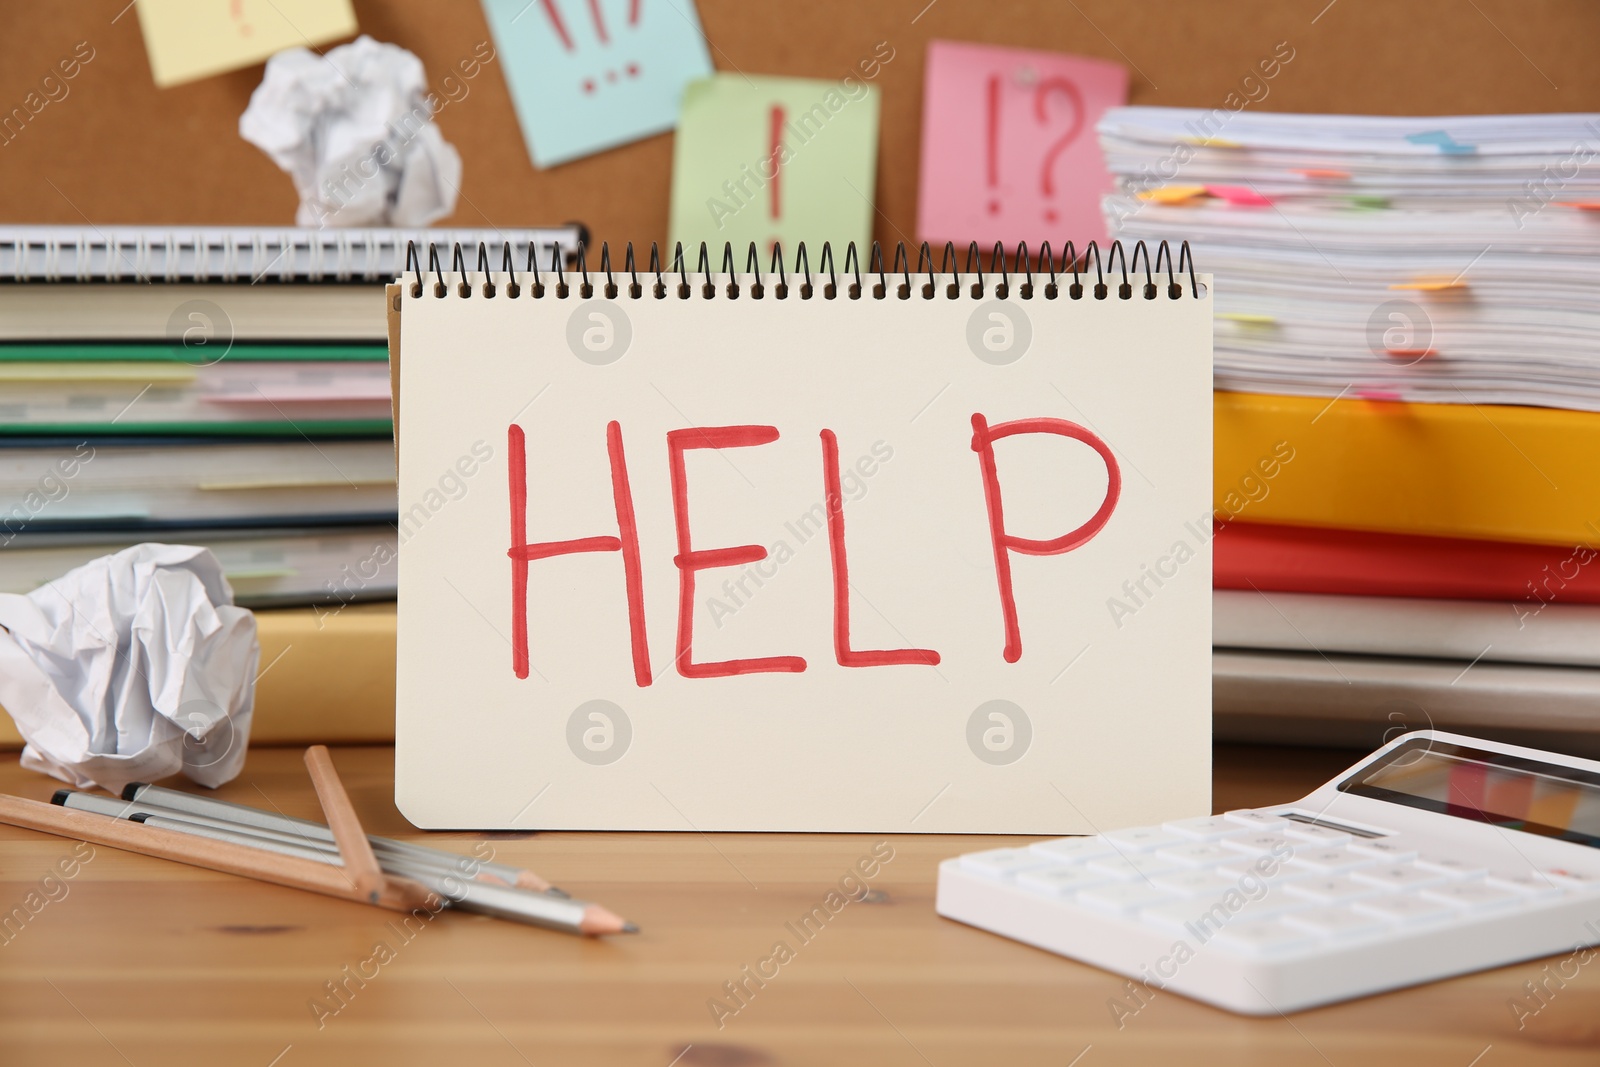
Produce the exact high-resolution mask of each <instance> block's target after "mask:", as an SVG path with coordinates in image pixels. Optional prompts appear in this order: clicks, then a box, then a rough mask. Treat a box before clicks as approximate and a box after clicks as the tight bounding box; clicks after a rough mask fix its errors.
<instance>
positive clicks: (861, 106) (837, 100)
mask: <svg viewBox="0 0 1600 1067" xmlns="http://www.w3.org/2000/svg"><path fill="white" fill-rule="evenodd" d="M877 157H878V92H877V90H876V89H873V88H872V87H871V86H869V85H868V84H867V83H866V82H865V81H863V80H861V79H859V78H855V77H851V78H847V79H845V80H844V81H824V80H816V79H810V78H773V77H762V76H750V77H745V76H744V75H740V74H718V75H714V76H712V77H710V78H705V79H702V80H700V81H695V82H691V83H689V85H688V87H687V88H686V89H685V90H684V93H683V110H682V111H681V112H680V113H679V115H678V134H677V145H676V147H675V149H674V155H673V161H672V219H671V231H672V240H673V241H681V242H683V246H684V252H685V254H686V255H688V254H691V253H692V254H694V255H698V252H699V247H700V242H702V241H704V242H706V243H707V244H708V245H710V246H712V248H713V249H714V250H715V251H716V252H717V255H718V259H717V262H715V263H713V264H712V267H713V269H721V266H722V264H721V258H720V255H721V249H722V244H723V242H725V241H726V242H731V243H732V244H733V246H734V250H735V252H736V253H737V260H738V269H739V270H741V271H742V270H744V269H745V254H746V251H747V247H748V245H749V244H750V242H754V243H755V244H756V246H757V247H758V248H760V249H761V250H762V251H763V253H765V252H766V251H767V250H769V249H770V248H771V246H772V243H773V242H774V241H781V242H782V243H783V248H784V258H785V259H786V260H787V261H788V263H789V264H790V265H792V264H793V263H794V247H795V245H796V244H797V243H798V242H800V241H804V242H805V243H806V250H807V252H808V253H809V255H810V260H811V264H812V269H813V270H814V269H816V264H817V258H816V257H817V256H818V255H820V254H821V251H822V243H823V242H824V241H831V242H832V243H833V247H834V248H835V249H836V252H835V256H836V257H837V258H836V260H835V262H836V263H837V264H838V265H839V266H840V267H842V266H843V258H842V257H843V255H844V246H846V245H847V244H849V243H850V242H851V241H854V242H855V243H856V246H857V247H858V248H862V249H864V248H865V246H866V244H867V243H868V242H869V241H870V240H871V239H872V195H873V183H874V182H875V181H876V179H877ZM762 265H763V269H765V267H766V260H765V258H763V264H762ZM864 265H865V264H863V266H864ZM693 266H694V265H693V264H692V263H691V264H690V268H691V269H693Z"/></svg>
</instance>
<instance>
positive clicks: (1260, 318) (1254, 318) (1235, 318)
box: [1217, 311, 1278, 326]
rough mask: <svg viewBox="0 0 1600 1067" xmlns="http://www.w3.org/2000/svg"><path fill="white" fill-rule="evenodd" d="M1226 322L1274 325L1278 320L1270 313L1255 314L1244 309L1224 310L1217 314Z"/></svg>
mask: <svg viewBox="0 0 1600 1067" xmlns="http://www.w3.org/2000/svg"><path fill="white" fill-rule="evenodd" d="M1217 318H1219V319H1223V320H1224V321H1227V322H1236V323H1238V324H1239V325H1240V326H1276V325H1277V324H1278V320H1277V319H1275V318H1273V317H1272V316H1271V315H1257V314H1251V313H1249V312H1244V311H1225V312H1223V313H1221V314H1220V315H1218V316H1217Z"/></svg>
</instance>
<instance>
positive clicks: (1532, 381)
mask: <svg viewBox="0 0 1600 1067" xmlns="http://www.w3.org/2000/svg"><path fill="white" fill-rule="evenodd" d="M1100 136H1101V142H1102V145H1103V146H1104V150H1105V155H1106V161H1107V164H1108V166H1109V167H1110V168H1111V170H1112V172H1113V174H1114V175H1115V176H1116V179H1117V183H1118V189H1119V191H1118V193H1117V195H1115V196H1112V197H1110V198H1108V199H1107V201H1106V204H1105V211H1106V215H1107V217H1108V220H1109V222H1110V226H1111V232H1112V234H1113V235H1114V236H1117V237H1120V238H1122V239H1123V240H1125V241H1126V240H1130V239H1132V240H1138V239H1164V238H1173V237H1181V238H1186V239H1188V240H1190V241H1191V242H1193V243H1194V245H1195V246H1196V250H1197V251H1198V252H1200V253H1201V259H1202V261H1203V262H1204V263H1205V265H1206V269H1207V270H1209V271H1211V272H1213V273H1214V274H1216V276H1217V277H1218V279H1219V281H1218V286H1219V287H1218V290H1217V296H1216V299H1217V309H1218V320H1217V332H1216V374H1217V384H1218V386H1219V387H1220V388H1228V389H1237V390H1241V391H1253V392H1265V393H1291V394H1298V395H1307V396H1329V397H1332V396H1359V397H1367V398H1371V399H1391V400H1418V401H1429V402H1440V403H1476V404H1535V405H1550V406H1555V407H1572V408H1581V409H1584V410H1588V411H1597V410H1600V304H1597V302H1596V301H1595V300H1594V292H1595V288H1596V286H1597V285H1600V255H1597V254H1600V164H1597V163H1596V161H1595V157H1596V155H1597V154H1600V115H1595V114H1580V115H1515V116H1509V115H1508V116H1462V117H1448V118H1387V117H1386V118H1375V117H1364V116H1345V115H1286V114H1265V113H1262V114H1257V113H1250V112H1242V113H1239V114H1234V113H1231V112H1210V111H1194V110H1188V109H1177V108H1141V107H1132V108H1118V109H1115V110H1113V111H1111V112H1108V113H1107V115H1106V117H1105V119H1104V120H1103V121H1102V122H1101V124H1100ZM1535 339H1536V343H1530V342H1535Z"/></svg>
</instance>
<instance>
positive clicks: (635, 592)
mask: <svg viewBox="0 0 1600 1067" xmlns="http://www.w3.org/2000/svg"><path fill="white" fill-rule="evenodd" d="M506 443H507V445H508V451H509V452H510V456H511V458H510V480H511V549H510V551H508V552H507V553H506V554H507V555H508V556H510V557H511V669H512V670H513V671H514V672H515V673H516V676H517V677H518V678H526V677H527V676H528V564H529V563H532V562H533V561H534V560H536V559H545V558H547V557H549V556H565V555H569V554H571V553H574V552H621V553H622V576H623V580H624V582H625V583H626V585H627V590H628V631H629V634H630V636H631V638H632V641H633V680H634V681H635V682H636V683H637V684H639V685H640V686H646V685H649V684H650V646H649V645H648V644H647V643H646V638H645V631H644V579H643V577H642V576H641V572H640V568H639V527H638V524H637V523H636V522H635V521H634V517H633V493H632V492H631V491H630V490H629V489H628V464H627V461H626V459H625V458H624V457H623V454H622V427H620V426H618V425H617V424H616V423H615V422H612V423H609V424H607V426H606V451H607V453H608V454H609V455H610V457H611V498H612V502H613V504H614V505H615V507H616V511H617V532H618V533H619V534H621V535H622V536H620V537H580V538H577V539H575V540H571V541H540V542H537V543H534V544H529V543H528V446H527V439H526V437H525V436H524V434H523V432H522V427H521V426H517V425H515V424H513V425H512V426H511V427H510V428H509V429H507V430H506Z"/></svg>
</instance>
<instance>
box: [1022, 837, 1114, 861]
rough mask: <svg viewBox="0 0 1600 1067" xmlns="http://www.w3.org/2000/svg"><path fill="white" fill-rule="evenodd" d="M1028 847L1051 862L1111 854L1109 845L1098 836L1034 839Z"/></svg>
mask: <svg viewBox="0 0 1600 1067" xmlns="http://www.w3.org/2000/svg"><path fill="white" fill-rule="evenodd" d="M1028 848H1029V849H1030V850H1031V851H1033V852H1038V853H1040V854H1042V855H1043V856H1045V857H1047V858H1048V859H1049V861H1050V862H1053V863H1060V862H1063V861H1069V860H1086V859H1092V858H1093V857H1095V856H1109V855H1111V854H1112V849H1111V846H1110V845H1108V844H1106V843H1105V842H1104V841H1102V840H1101V839H1100V838H1098V837H1058V838H1055V839H1054V840H1051V841H1035V842H1034V843H1033V844H1031V845H1029V846H1028Z"/></svg>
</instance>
